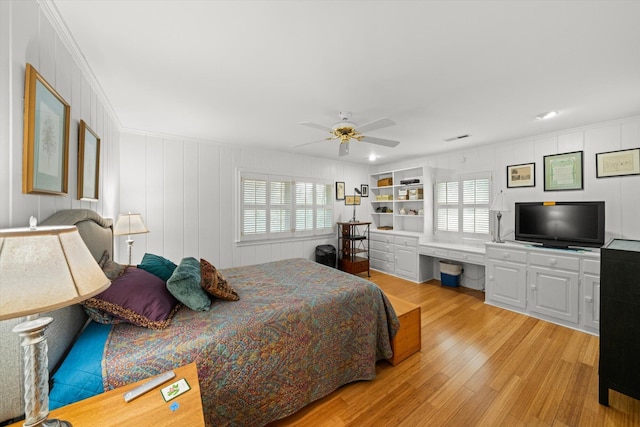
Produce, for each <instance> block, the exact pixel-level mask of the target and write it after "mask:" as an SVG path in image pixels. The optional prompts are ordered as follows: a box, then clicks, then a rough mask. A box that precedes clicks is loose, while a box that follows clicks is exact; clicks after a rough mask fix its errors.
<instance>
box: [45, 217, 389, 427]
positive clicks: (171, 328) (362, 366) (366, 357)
mask: <svg viewBox="0 0 640 427" xmlns="http://www.w3.org/2000/svg"><path fill="white" fill-rule="evenodd" d="M80 211H82V213H79V212H80ZM89 212H92V211H89ZM78 215H80V217H82V218H86V219H85V220H83V221H84V222H89V223H91V224H89V226H90V228H99V229H101V230H104V229H107V230H110V223H109V226H107V227H105V226H104V224H106V223H107V222H104V220H103V219H102V218H100V217H99V216H98V215H97V214H95V213H94V212H92V213H87V212H85V210H74V211H63V212H60V213H58V214H56V215H54V218H53V220H51V221H48V223H49V224H52V223H60V222H67V223H69V222H72V223H75V221H76V220H77V219H78ZM61 218H62V219H61ZM79 228H80V227H79ZM81 235H82V236H83V239H85V240H86V241H87V243H88V245H89V247H90V249H91V250H92V253H93V254H94V256H95V257H96V260H98V259H99V258H100V256H101V255H98V254H102V253H103V252H104V250H108V251H111V248H112V243H111V240H109V241H108V242H105V241H103V242H102V243H99V244H96V243H95V242H94V241H93V240H92V239H93V238H94V236H95V232H94V231H86V230H85V231H83V230H81ZM180 267H182V263H180ZM129 268H131V267H129ZM219 272H220V273H221V276H223V277H224V279H226V281H227V282H228V284H229V285H230V287H232V289H233V290H234V291H235V292H236V293H237V295H238V296H239V299H238V300H237V301H227V300H221V299H218V298H213V297H212V298H211V304H210V308H209V309H208V310H206V311H196V310H192V309H190V308H188V307H187V306H185V305H184V304H179V307H180V308H179V309H176V310H175V313H173V317H172V318H171V321H170V324H169V325H168V326H166V327H162V328H157V329H152V328H146V327H141V326H136V325H134V324H130V323H118V324H114V325H101V328H108V331H107V332H103V336H104V344H103V347H102V348H101V349H100V351H101V355H100V357H98V358H97V359H98V361H99V363H100V368H99V369H100V375H101V381H102V387H103V388H104V389H105V390H108V389H112V388H116V387H120V386H122V385H125V384H128V383H130V382H134V381H138V380H140V379H143V378H146V377H149V376H152V375H156V374H159V373H162V372H165V371H167V370H170V369H172V368H176V367H179V366H181V365H184V364H187V363H190V362H195V363H196V365H197V368H198V376H199V379H200V387H201V392H202V399H203V409H204V412H205V414H204V415H205V421H206V423H207V425H210V426H219V425H243V426H252V425H255V426H260V425H265V424H267V423H269V422H271V421H274V420H277V419H280V418H283V417H286V416H288V415H290V414H292V413H294V412H296V411H298V410H300V409H301V408H302V407H304V406H305V405H307V404H309V403H310V402H313V401H315V400H317V399H320V398H322V397H324V396H326V395H327V394H329V393H331V392H332V391H334V390H335V389H337V388H338V387H340V386H342V385H344V384H347V383H349V382H353V381H359V380H371V379H373V378H374V377H375V364H376V362H377V361H378V360H382V359H388V358H390V357H391V355H392V351H391V346H390V339H391V337H392V336H393V335H394V334H395V333H396V332H397V330H398V328H399V322H398V319H397V317H396V315H395V313H394V311H393V308H392V306H391V304H390V303H389V301H388V300H387V298H386V297H385V295H384V293H383V292H382V291H381V290H380V289H379V288H378V287H377V286H376V285H375V284H373V283H372V282H369V281H367V280H364V279H361V278H359V277H356V276H352V275H348V274H345V273H343V272H340V271H337V270H335V269H332V268H330V267H327V266H324V265H321V264H317V263H314V262H312V261H310V260H307V259H288V260H282V261H276V262H270V263H265V264H259V265H253V266H245V267H234V268H227V269H222V270H220V271H219ZM114 283H115V282H114ZM113 287H114V286H112V288H113ZM91 323H94V322H93V321H91ZM87 329H91V328H87ZM103 331H104V329H103ZM91 347H96V345H94V344H91ZM83 358H84V357H83ZM61 370H63V369H61ZM54 378H55V377H54ZM55 389H56V383H55V380H54V385H53V388H52V393H53V392H54V390H55Z"/></svg>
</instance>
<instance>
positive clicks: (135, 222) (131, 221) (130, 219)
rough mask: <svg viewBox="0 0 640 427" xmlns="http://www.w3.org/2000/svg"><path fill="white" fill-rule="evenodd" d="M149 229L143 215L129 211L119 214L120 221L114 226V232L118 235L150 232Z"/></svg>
mask: <svg viewBox="0 0 640 427" xmlns="http://www.w3.org/2000/svg"><path fill="white" fill-rule="evenodd" d="M148 232H149V230H148V229H147V227H146V226H145V225H144V221H142V215H140V214H134V213H128V214H120V215H118V221H116V225H115V227H114V228H113V234H115V235H116V236H122V235H125V234H126V235H130V234H142V233H148Z"/></svg>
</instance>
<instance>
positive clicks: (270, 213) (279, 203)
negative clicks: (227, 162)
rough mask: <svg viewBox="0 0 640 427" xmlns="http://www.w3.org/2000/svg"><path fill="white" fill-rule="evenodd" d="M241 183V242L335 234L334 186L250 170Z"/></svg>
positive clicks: (317, 181) (243, 172)
mask: <svg viewBox="0 0 640 427" xmlns="http://www.w3.org/2000/svg"><path fill="white" fill-rule="evenodd" d="M240 180H241V186H240V188H241V190H240V191H241V194H240V198H241V201H240V207H241V211H242V212H241V215H240V218H241V222H242V223H241V226H240V240H263V239H282V238H290V237H299V236H310V235H320V234H332V233H333V185H332V183H328V182H320V180H314V179H307V178H294V177H286V176H276V175H268V174H260V173H252V172H247V171H241V172H240Z"/></svg>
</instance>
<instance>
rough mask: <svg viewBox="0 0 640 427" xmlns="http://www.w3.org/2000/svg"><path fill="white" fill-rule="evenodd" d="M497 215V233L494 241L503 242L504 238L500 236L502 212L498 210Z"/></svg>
mask: <svg viewBox="0 0 640 427" xmlns="http://www.w3.org/2000/svg"><path fill="white" fill-rule="evenodd" d="M497 217H498V233H497V236H496V240H495V242H496V243H504V240H502V239H501V238H500V220H501V219H502V212H500V211H498V215H497Z"/></svg>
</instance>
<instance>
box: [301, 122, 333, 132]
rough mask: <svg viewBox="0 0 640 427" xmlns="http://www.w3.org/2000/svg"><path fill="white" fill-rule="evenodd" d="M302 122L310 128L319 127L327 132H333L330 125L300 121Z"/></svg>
mask: <svg viewBox="0 0 640 427" xmlns="http://www.w3.org/2000/svg"><path fill="white" fill-rule="evenodd" d="M300 124H301V125H302V126H308V127H310V128H314V129H319V130H322V131H325V132H331V128H330V127H328V126H324V125H319V124H317V123H311V122H300Z"/></svg>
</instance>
